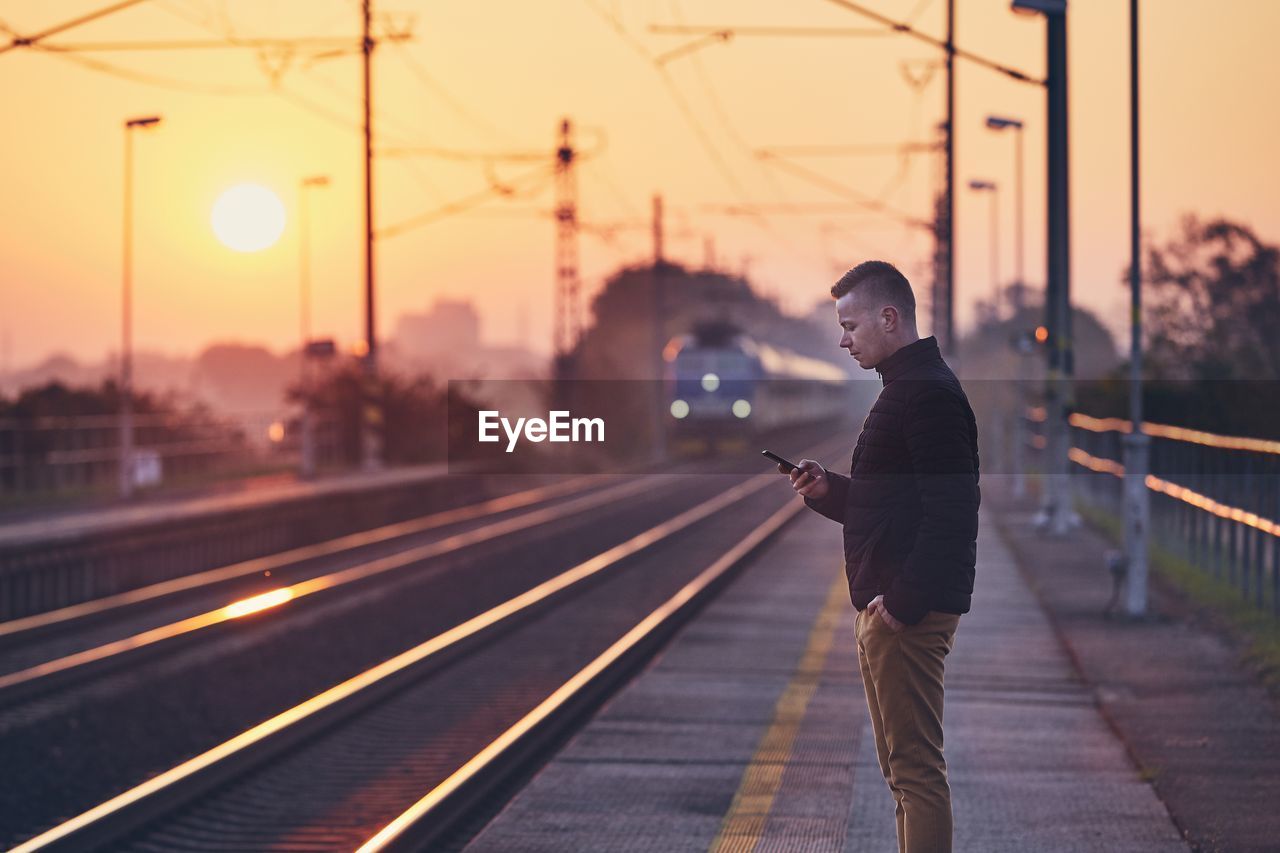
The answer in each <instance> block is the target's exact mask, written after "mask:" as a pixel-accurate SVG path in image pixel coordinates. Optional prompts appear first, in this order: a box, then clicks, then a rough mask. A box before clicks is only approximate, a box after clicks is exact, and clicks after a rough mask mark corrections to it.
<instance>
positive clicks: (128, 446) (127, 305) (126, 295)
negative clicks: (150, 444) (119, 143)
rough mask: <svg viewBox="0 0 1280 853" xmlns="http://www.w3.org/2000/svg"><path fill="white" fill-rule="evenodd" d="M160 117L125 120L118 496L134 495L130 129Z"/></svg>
mask: <svg viewBox="0 0 1280 853" xmlns="http://www.w3.org/2000/svg"><path fill="white" fill-rule="evenodd" d="M159 123H160V116H143V117H141V118H131V119H127V120H125V123H124V235H123V243H124V246H123V252H122V257H123V268H122V271H121V272H122V274H121V278H122V288H121V289H122V291H123V300H122V301H123V306H122V307H123V310H122V312H121V316H122V319H121V346H120V497H122V498H127V497H129V496H130V495H132V494H133V476H134V470H133V469H134V465H133V131H134V130H135V129H138V128H144V129H145V128H149V127H155V126H156V125H158V124H159Z"/></svg>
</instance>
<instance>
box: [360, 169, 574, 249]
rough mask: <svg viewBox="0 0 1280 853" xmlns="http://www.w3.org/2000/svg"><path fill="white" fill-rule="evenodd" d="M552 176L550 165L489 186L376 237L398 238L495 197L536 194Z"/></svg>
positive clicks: (390, 228) (381, 232) (410, 219)
mask: <svg viewBox="0 0 1280 853" xmlns="http://www.w3.org/2000/svg"><path fill="white" fill-rule="evenodd" d="M553 174H554V167H553V166H551V165H547V166H544V167H542V168H540V169H536V170H533V171H531V172H527V173H525V174H523V175H521V176H519V177H517V178H515V179H513V180H510V181H508V182H507V183H506V184H505V185H497V186H490V187H488V188H487V189H484V190H481V191H479V192H475V193H472V194H470V195H468V196H464V197H463V198H460V199H457V200H455V201H451V202H449V203H448V204H445V205H442V206H440V207H438V208H433V209H432V210H428V211H424V212H423V213H419V214H417V215H416V216H411V217H409V218H408V219H404V220H401V221H400V222H397V223H395V224H394V225H389V226H387V227H386V228H382V229H379V230H378V231H377V233H376V236H377V237H378V238H379V239H385V238H388V237H396V236H399V235H400V234H403V233H405V232H406V231H411V230H413V229H414V228H419V227H421V226H423V225H429V224H431V223H433V222H437V221H439V220H441V219H444V218H446V217H448V216H452V215H453V214H456V213H462V212H464V211H466V210H469V209H471V208H472V207H475V206H476V205H478V204H482V203H483V202H485V201H488V200H489V199H490V198H493V197H495V196H509V197H518V196H520V195H522V194H524V195H527V194H530V193H533V192H538V191H540V190H541V189H543V187H544V185H545V183H546V182H547V181H548V180H549V179H550V178H551V177H552V175H553ZM537 178H540V179H542V182H541V183H536V184H533V185H532V186H525V187H519V188H518V187H517V186H516V185H517V184H521V185H523V184H526V183H530V182H532V181H533V180H534V179H537Z"/></svg>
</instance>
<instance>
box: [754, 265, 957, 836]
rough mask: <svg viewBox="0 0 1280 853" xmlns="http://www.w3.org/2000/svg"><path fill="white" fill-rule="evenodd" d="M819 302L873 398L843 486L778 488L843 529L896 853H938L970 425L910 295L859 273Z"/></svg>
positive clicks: (812, 466)
mask: <svg viewBox="0 0 1280 853" xmlns="http://www.w3.org/2000/svg"><path fill="white" fill-rule="evenodd" d="M831 295H832V296H833V297H835V300H836V317H837V319H838V320H839V322H840V327H841V328H842V329H843V330H844V333H843V334H842V335H841V337H840V346H841V347H843V348H845V349H847V350H848V351H849V355H851V356H852V357H853V358H855V359H857V361H858V364H859V366H861V367H862V368H863V369H864V370H870V369H873V368H874V369H875V370H876V371H878V372H879V373H880V375H881V379H882V381H883V387H882V388H881V390H880V396H879V397H878V398H877V400H876V402H875V405H873V406H872V407H871V413H870V415H868V417H867V419H866V421H865V422H864V424H863V427H862V432H861V434H860V435H859V436H858V443H857V445H856V446H855V447H854V450H853V463H852V465H851V466H850V470H849V476H848V477H845V476H843V475H841V474H835V473H831V472H828V471H826V470H824V469H823V467H822V466H821V465H819V464H818V463H817V462H815V461H813V460H812V459H804V460H801V462H800V463H799V468H798V469H797V470H795V471H791V472H790V474H791V484H792V488H794V489H795V490H796V492H797V493H799V494H800V495H803V496H804V500H805V503H806V504H808V505H809V506H810V507H811V508H812V509H814V510H816V511H817V512H819V513H821V514H822V515H825V516H827V517H828V518H830V519H832V520H834V521H838V522H840V523H841V524H843V525H844V560H845V574H846V575H847V576H848V579H849V594H850V598H851V599H852V601H853V605H854V607H855V608H857V610H858V615H857V619H856V634H857V645H858V664H859V667H860V669H861V670H862V683H863V686H864V687H865V688H866V693H867V707H868V709H869V710H870V712H871V727H872V729H873V731H874V732H875V739H876V751H877V752H878V753H879V758H880V769H881V770H882V771H883V773H884V777H885V780H886V781H887V782H888V783H889V790H890V792H891V793H892V794H893V798H894V800H895V801H896V803H897V809H896V812H897V821H898V849H899V851H900V853H945V851H950V850H951V790H950V788H949V787H948V785H947V766H946V762H945V760H944V759H943V755H942V704H943V681H942V675H943V660H944V658H945V657H946V656H947V653H948V652H949V651H951V647H952V643H953V642H954V638H955V631H956V626H957V625H958V623H959V621H960V614H962V613H967V612H968V611H969V599H970V596H971V595H972V593H973V575H974V563H975V562H976V557H977V537H978V503H979V499H980V493H979V489H978V429H977V424H976V422H975V421H974V417H973V410H972V408H970V406H969V401H968V398H966V397H965V394H964V390H963V389H962V388H961V387H960V382H959V381H958V380H957V379H956V377H955V374H954V373H952V372H951V369H950V368H949V367H947V364H946V362H944V361H943V360H942V356H941V354H940V353H939V351H938V343H937V341H936V340H935V339H934V338H933V337H928V338H924V339H921V338H920V335H919V334H918V333H917V332H916V318H915V309H916V303H915V296H914V295H913V294H912V292H911V285H910V284H909V283H908V282H907V279H906V278H905V277H904V276H903V275H902V273H900V272H899V271H898V270H897V269H896V268H895V267H894V266H893V265H892V264H888V263H885V262H884V261H867V262H866V263H863V264H859V265H858V266H857V267H854V268H853V269H852V270H850V271H849V272H847V273H845V275H844V276H843V277H842V278H841V279H840V281H838V282H837V283H836V284H835V285H834V286H833V287H832V288H831ZM779 469H780V470H783V471H784V473H787V472H786V471H785V469H783V468H782V466H779Z"/></svg>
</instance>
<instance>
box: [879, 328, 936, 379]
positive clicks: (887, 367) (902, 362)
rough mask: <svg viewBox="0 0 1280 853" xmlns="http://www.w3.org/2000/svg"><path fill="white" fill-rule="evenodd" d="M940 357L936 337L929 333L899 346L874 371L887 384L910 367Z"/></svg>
mask: <svg viewBox="0 0 1280 853" xmlns="http://www.w3.org/2000/svg"><path fill="white" fill-rule="evenodd" d="M941 358H942V353H941V352H940V351H939V350H938V339H937V338H935V337H934V336H933V335H930V336H929V337H927V338H921V339H920V340H918V341H913V342H912V343H909V344H907V345H906V346H904V347H900V348H899V349H898V351H897V352H895V353H894V354H893V355H891V356H889V357H888V358H886V359H885V360H884V361H882V362H880V363H879V364H878V365H876V372H877V373H879V374H880V378H881V379H882V380H883V384H885V385H888V384H889V383H890V382H892V381H893V380H894V379H897V378H898V377H899V376H901V375H902V374H904V373H906V372H907V371H908V370H910V369H911V368H913V367H915V366H917V365H919V364H924V363H926V362H929V361H936V360H940V359H941Z"/></svg>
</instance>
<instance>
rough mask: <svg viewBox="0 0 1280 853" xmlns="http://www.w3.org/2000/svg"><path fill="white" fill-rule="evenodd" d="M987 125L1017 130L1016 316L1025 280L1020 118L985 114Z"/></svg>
mask: <svg viewBox="0 0 1280 853" xmlns="http://www.w3.org/2000/svg"><path fill="white" fill-rule="evenodd" d="M987 127H989V128H991V129H992V130H995V131H1001V130H1006V129H1012V130H1015V131H1017V133H1016V135H1015V136H1016V144H1015V145H1014V149H1013V157H1014V164H1013V204H1014V221H1013V227H1014V244H1015V246H1014V276H1015V277H1014V282H1013V313H1014V316H1017V315H1018V314H1019V313H1020V312H1021V311H1022V307H1023V298H1024V294H1025V292H1026V286H1027V280H1026V277H1025V267H1024V266H1023V252H1022V248H1023V240H1022V228H1023V225H1024V222H1023V204H1022V202H1023V168H1022V120H1021V119H1016V118H1008V117H1005V116H987Z"/></svg>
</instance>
